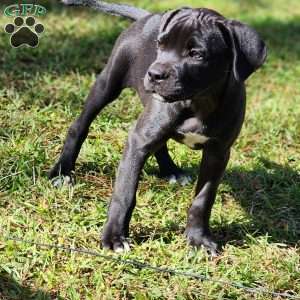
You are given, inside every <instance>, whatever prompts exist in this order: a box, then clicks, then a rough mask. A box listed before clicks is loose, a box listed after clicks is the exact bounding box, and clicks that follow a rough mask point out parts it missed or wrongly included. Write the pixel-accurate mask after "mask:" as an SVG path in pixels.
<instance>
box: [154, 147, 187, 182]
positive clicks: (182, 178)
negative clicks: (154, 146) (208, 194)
mask: <svg viewBox="0 0 300 300" xmlns="http://www.w3.org/2000/svg"><path fill="white" fill-rule="evenodd" d="M154 156H155V158H156V160H157V163H158V166H159V177H162V178H165V179H166V180H168V181H169V183H171V184H173V183H176V182H178V183H180V184H181V185H186V184H188V183H189V182H191V181H192V178H191V177H190V176H189V175H188V174H186V172H184V171H183V170H182V169H181V168H179V167H178V166H177V165H176V164H175V163H174V161H173V160H172V158H171V156H170V154H169V152H168V148H167V145H166V144H164V145H163V146H162V147H161V148H160V149H159V150H157V151H156V152H155V153H154Z"/></svg>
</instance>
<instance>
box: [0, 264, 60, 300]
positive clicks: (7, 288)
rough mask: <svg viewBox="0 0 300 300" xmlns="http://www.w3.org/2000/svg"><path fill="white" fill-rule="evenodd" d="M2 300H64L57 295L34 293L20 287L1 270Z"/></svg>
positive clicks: (0, 289) (0, 294)
mask: <svg viewBox="0 0 300 300" xmlns="http://www.w3.org/2000/svg"><path fill="white" fill-rule="evenodd" d="M0 299H1V300H52V299H56V300H63V298H61V297H59V296H58V295H57V293H52V294H49V293H47V292H44V291H33V290H32V289H30V288H29V287H24V286H22V285H20V284H19V283H18V282H17V281H16V280H14V279H13V278H12V276H11V275H10V274H8V273H7V272H6V271H4V270H3V269H0Z"/></svg>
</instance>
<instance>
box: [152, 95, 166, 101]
mask: <svg viewBox="0 0 300 300" xmlns="http://www.w3.org/2000/svg"><path fill="white" fill-rule="evenodd" d="M152 95H153V98H154V99H155V100H158V101H160V102H165V99H164V98H163V97H162V96H161V95H159V94H156V93H154V94H152Z"/></svg>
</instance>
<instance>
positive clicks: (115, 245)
mask: <svg viewBox="0 0 300 300" xmlns="http://www.w3.org/2000/svg"><path fill="white" fill-rule="evenodd" d="M102 247H103V248H104V249H108V250H113V251H114V252H116V253H124V252H129V251H130V246H129V243H128V241H127V239H126V238H125V236H123V235H118V234H113V233H111V232H110V230H109V229H105V230H104V232H103V235H102Z"/></svg>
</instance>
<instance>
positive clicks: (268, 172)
mask: <svg viewBox="0 0 300 300" xmlns="http://www.w3.org/2000/svg"><path fill="white" fill-rule="evenodd" d="M185 171H186V172H187V173H189V174H191V175H192V177H193V179H195V180H196V176H195V175H196V174H197V172H198V166H196V165H195V166H193V167H191V168H188V169H185ZM146 172H147V173H148V174H150V175H155V174H157V172H155V169H154V168H153V167H149V168H147V170H146ZM222 182H223V183H224V184H225V185H227V187H228V188H229V190H228V189H227V188H226V192H225V193H227V194H230V195H231V196H232V197H233V198H234V199H235V201H237V202H238V203H239V204H240V205H241V206H242V208H243V209H244V210H245V212H246V213H247V215H248V216H249V222H248V223H246V224H245V223H238V222H232V223H230V224H228V225H224V226H223V225H222V224H217V225H216V224H212V227H213V232H214V235H215V236H216V239H217V240H218V241H219V242H220V243H221V244H222V245H224V244H226V243H230V244H233V245H237V246H241V245H243V244H244V241H245V239H247V235H248V237H252V238H257V237H259V236H266V235H267V236H268V241H269V242H273V243H284V244H286V245H289V246H295V245H299V236H300V201H299V199H300V175H299V173H298V172H297V171H295V170H294V169H292V168H291V167H289V166H287V165H286V166H282V165H279V164H276V163H274V162H272V161H269V160H267V159H264V158H262V159H261V160H260V161H259V164H258V166H257V167H256V168H254V169H253V170H250V171H249V170H244V169H242V168H233V169H229V170H227V171H226V173H225V176H224V179H223V181H222ZM178 189H180V187H179V186H178ZM219 193H222V190H221V189H219ZM174 232H175V234H182V233H183V230H182V228H180V227H179V225H178V223H176V222H175V223H174V222H172V223H170V224H168V226H167V227H164V228H161V229H159V230H158V231H156V232H155V233H153V232H152V231H151V228H144V229H142V231H141V232H140V231H137V232H135V233H134V240H135V241H136V242H137V243H141V242H144V241H146V240H148V239H149V238H151V239H156V238H157V239H160V238H162V237H163V240H164V242H166V243H168V242H170V241H171V240H172V235H174Z"/></svg>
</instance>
